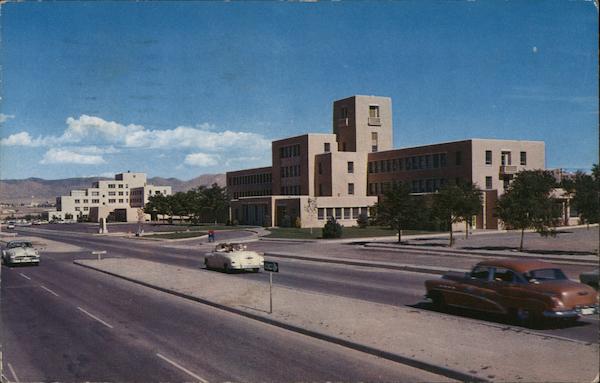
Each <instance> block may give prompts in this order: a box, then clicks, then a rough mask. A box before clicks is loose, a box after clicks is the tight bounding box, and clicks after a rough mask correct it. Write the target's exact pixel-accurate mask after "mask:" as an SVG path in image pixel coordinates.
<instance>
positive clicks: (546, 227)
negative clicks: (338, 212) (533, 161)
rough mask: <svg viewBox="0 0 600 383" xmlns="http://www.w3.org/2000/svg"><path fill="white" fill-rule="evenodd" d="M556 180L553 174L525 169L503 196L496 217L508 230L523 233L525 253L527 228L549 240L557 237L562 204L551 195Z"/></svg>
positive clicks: (520, 245)
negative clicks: (516, 230)
mask: <svg viewBox="0 0 600 383" xmlns="http://www.w3.org/2000/svg"><path fill="white" fill-rule="evenodd" d="M554 184H555V180H554V177H553V176H552V174H551V173H550V172H547V171H543V170H524V171H521V172H519V173H517V175H516V177H515V179H514V181H513V182H512V183H511V184H510V186H509V187H508V190H507V191H506V192H505V193H504V194H503V195H502V196H501V197H500V199H499V200H498V205H497V215H498V217H499V218H500V219H501V220H502V221H503V222H504V224H505V225H506V226H507V228H509V229H518V230H521V241H520V244H519V251H522V250H523V237H524V235H525V229H534V230H535V231H536V232H538V233H539V234H540V235H542V236H544V237H546V236H548V235H550V236H556V231H555V230H554V228H555V227H556V226H557V225H558V224H559V222H560V215H561V212H560V205H559V203H558V201H557V200H556V199H555V198H553V197H552V196H551V193H552V190H553V188H554Z"/></svg>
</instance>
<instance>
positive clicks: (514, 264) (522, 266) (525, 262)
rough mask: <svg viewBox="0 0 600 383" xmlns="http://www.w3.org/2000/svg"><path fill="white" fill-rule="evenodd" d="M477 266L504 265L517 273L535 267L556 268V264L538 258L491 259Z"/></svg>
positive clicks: (534, 268)
mask: <svg viewBox="0 0 600 383" xmlns="http://www.w3.org/2000/svg"><path fill="white" fill-rule="evenodd" d="M477 265H478V266H488V267H504V268H507V269H511V270H514V271H516V272H519V273H525V272H527V271H529V270H536V269H556V268H558V266H556V265H555V264H553V263H550V262H544V261H540V260H538V259H514V258H513V259H511V258H506V259H491V260H489V261H483V262H479V263H478V264H477Z"/></svg>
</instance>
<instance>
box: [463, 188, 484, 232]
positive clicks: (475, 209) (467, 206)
mask: <svg viewBox="0 0 600 383" xmlns="http://www.w3.org/2000/svg"><path fill="white" fill-rule="evenodd" d="M459 187H460V189H461V191H462V194H463V197H462V199H463V201H462V207H461V209H460V210H461V211H460V216H461V218H462V219H463V220H464V221H465V238H469V226H470V225H471V224H472V222H471V221H472V219H473V216H474V215H477V214H479V213H480V212H481V204H482V202H483V201H482V200H481V189H479V187H477V185H475V184H473V183H470V182H463V183H461V184H460V185H459Z"/></svg>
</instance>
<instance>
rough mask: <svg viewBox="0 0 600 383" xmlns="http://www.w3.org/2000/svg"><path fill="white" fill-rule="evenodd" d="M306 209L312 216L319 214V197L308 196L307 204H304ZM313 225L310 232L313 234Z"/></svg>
mask: <svg viewBox="0 0 600 383" xmlns="http://www.w3.org/2000/svg"><path fill="white" fill-rule="evenodd" d="M304 211H305V212H306V213H307V214H308V216H309V217H310V218H314V217H315V216H316V215H317V199H316V198H308V200H306V205H305V206H304ZM312 229H313V228H312V225H311V226H310V234H311V236H312V232H313V231H312Z"/></svg>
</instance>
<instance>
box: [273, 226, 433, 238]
mask: <svg viewBox="0 0 600 383" xmlns="http://www.w3.org/2000/svg"><path fill="white" fill-rule="evenodd" d="M268 230H269V231H270V232H271V234H269V235H267V237H269V238H291V239H319V238H321V234H322V230H321V228H313V229H312V234H311V233H310V229H298V228H293V227H281V228H270V229H268ZM428 233H431V232H429V231H423V230H403V231H402V235H403V236H404V235H413V234H428ZM397 235H398V232H396V231H395V230H390V229H389V228H387V227H381V226H368V227H365V228H364V229H361V228H359V227H344V229H343V230H342V238H362V237H385V236H397Z"/></svg>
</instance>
